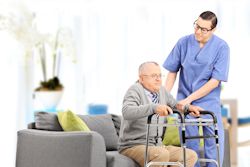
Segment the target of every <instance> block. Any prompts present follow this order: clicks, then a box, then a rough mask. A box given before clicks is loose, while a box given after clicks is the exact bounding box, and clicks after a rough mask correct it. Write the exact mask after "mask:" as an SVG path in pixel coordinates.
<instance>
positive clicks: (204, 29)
mask: <svg viewBox="0 0 250 167" xmlns="http://www.w3.org/2000/svg"><path fill="white" fill-rule="evenodd" d="M193 26H194V29H195V30H198V29H201V32H202V34H206V33H208V31H211V30H213V29H214V28H211V29H210V30H209V29H207V28H204V27H201V26H199V24H197V23H196V21H195V22H194V25H193Z"/></svg>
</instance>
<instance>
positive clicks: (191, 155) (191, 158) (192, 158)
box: [186, 149, 198, 166]
mask: <svg viewBox="0 0 250 167" xmlns="http://www.w3.org/2000/svg"><path fill="white" fill-rule="evenodd" d="M186 151H187V159H186V160H187V161H188V164H190V166H193V165H194V164H195V163H196V162H197V160H198V155H197V153H196V152H195V151H194V150H191V149H187V150H186Z"/></svg>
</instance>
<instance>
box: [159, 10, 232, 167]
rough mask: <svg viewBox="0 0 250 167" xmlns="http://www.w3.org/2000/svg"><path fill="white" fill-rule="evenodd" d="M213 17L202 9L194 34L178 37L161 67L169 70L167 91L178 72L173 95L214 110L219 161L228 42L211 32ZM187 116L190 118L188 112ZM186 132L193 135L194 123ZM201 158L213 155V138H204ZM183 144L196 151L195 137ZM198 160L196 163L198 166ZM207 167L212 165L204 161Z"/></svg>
mask: <svg viewBox="0 0 250 167" xmlns="http://www.w3.org/2000/svg"><path fill="white" fill-rule="evenodd" d="M216 25H217V17H216V15H215V14H214V13H213V12H210V11H205V12H203V13H201V14H200V16H199V17H198V19H197V20H196V21H195V22H194V34H191V35H187V36H184V37H182V38H180V39H179V41H178V42H177V44H176V45H175V46H174V48H173V50H172V51H171V53H170V54H169V56H168V57H167V59H166V60H165V62H164V64H163V67H164V68H165V69H167V70H168V71H169V73H168V76H167V79H166V84H165V87H166V89H167V90H168V91H171V89H172V87H173V85H174V82H175V80H176V76H177V73H178V72H180V75H179V86H178V93H177V99H178V100H179V101H180V102H181V103H182V104H184V105H186V106H188V105H189V104H193V105H197V106H200V107H202V108H203V109H204V110H209V111H212V112H214V114H215V115H216V116H217V119H218V127H219V145H220V164H222V162H223V154H224V153H223V152H224V151H223V150H224V145H223V141H224V131H223V124H222V118H221V107H220V92H221V81H223V82H226V81H227V79H228V70H229V46H228V44H227V43H226V42H225V41H224V40H222V39H221V38H219V37H218V36H216V35H214V31H215V30H216ZM188 118H192V119H194V118H193V117H191V116H188ZM203 133H204V135H207V134H211V133H213V127H208V126H206V127H203ZM186 134H187V136H188V135H189V136H197V135H198V127H194V126H189V127H187V129H186ZM204 144H205V158H209V159H215V160H216V159H217V151H216V145H215V140H214V139H205V143H204ZM187 147H188V148H191V149H193V150H195V151H196V152H197V153H198V150H199V140H198V139H197V140H188V141H187ZM199 166H200V164H199V162H197V163H196V167H199ZM206 166H207V167H213V166H216V165H215V164H214V163H207V164H206Z"/></svg>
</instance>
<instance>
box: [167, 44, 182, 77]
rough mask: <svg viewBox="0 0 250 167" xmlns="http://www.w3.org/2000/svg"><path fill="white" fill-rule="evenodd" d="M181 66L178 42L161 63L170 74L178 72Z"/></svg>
mask: <svg viewBox="0 0 250 167" xmlns="http://www.w3.org/2000/svg"><path fill="white" fill-rule="evenodd" d="M180 66H181V52H180V43H179V42H178V43H177V44H176V45H175V47H174V48H173V49H172V51H171V52H170V54H169V55H168V57H167V59H166V60H165V62H164V63H163V67H164V68H165V69H166V70H168V71H170V72H178V71H179V69H180Z"/></svg>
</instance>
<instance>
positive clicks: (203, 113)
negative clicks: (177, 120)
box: [184, 110, 217, 124]
mask: <svg viewBox="0 0 250 167" xmlns="http://www.w3.org/2000/svg"><path fill="white" fill-rule="evenodd" d="M190 113H191V111H189V110H188V111H187V112H185V113H184V118H185V117H186V116H187V115H188V114H190ZM200 114H201V115H206V114H208V115H211V116H212V118H213V121H214V124H216V123H217V118H216V116H215V115H214V113H213V112H212V111H207V110H205V111H200Z"/></svg>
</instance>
